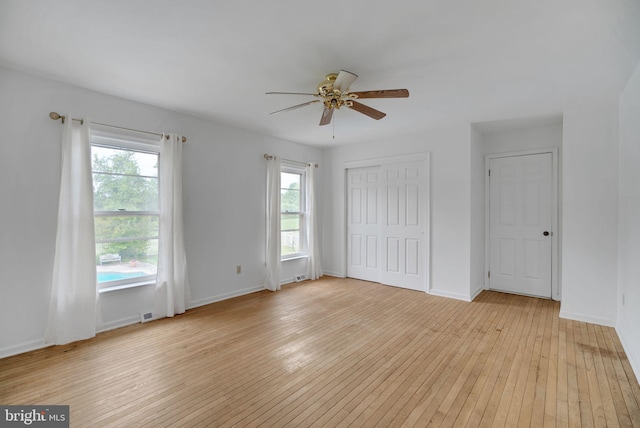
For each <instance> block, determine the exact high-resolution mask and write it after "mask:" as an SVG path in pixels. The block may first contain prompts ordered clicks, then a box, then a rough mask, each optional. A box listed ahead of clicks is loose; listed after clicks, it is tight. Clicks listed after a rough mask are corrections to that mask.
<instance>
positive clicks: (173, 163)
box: [153, 134, 190, 318]
mask: <svg viewBox="0 0 640 428" xmlns="http://www.w3.org/2000/svg"><path fill="white" fill-rule="evenodd" d="M168 136H169V138H166V137H165V138H162V141H161V143H160V172H159V174H160V239H159V244H158V245H159V249H158V276H157V279H156V303H155V308H154V314H153V316H154V318H162V317H172V316H174V315H176V314H181V313H184V312H185V310H186V304H187V302H188V301H189V300H190V294H189V284H188V281H187V256H186V253H185V248H184V227H183V214H182V142H181V139H180V137H179V136H178V135H176V134H169V135H168Z"/></svg>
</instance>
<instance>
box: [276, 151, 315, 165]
mask: <svg viewBox="0 0 640 428" xmlns="http://www.w3.org/2000/svg"><path fill="white" fill-rule="evenodd" d="M264 158H265V159H266V160H271V159H273V155H268V154H266V153H265V154H264ZM282 160H283V161H287V162H292V163H297V164H300V165H308V166H311V165H313V166H315V167H316V168H317V167H319V166H320V165H318V164H317V163H316V164H312V163H310V162H299V161H294V160H290V159H282Z"/></svg>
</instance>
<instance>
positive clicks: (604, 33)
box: [0, 0, 640, 146]
mask: <svg viewBox="0 0 640 428" xmlns="http://www.w3.org/2000/svg"><path fill="white" fill-rule="evenodd" d="M639 60H640V0H527V1H524V0H423V1H417V0H415V1H403V0H400V1H395V2H389V1H381V0H342V1H337V0H324V1H322V2H310V1H304V0H272V1H265V0H245V1H235V2H233V1H225V2H222V1H212V0H181V1H171V0H154V1H151V0H146V1H144V0H109V1H105V0H99V1H94V0H59V1H51V0H0V65H2V66H5V67H9V68H13V69H18V70H22V71H27V72H30V73H34V74H38V75H42V76H46V77H50V78H53V79H56V80H60V81H64V82H69V83H73V84H75V85H78V86H82V87H86V88H90V89H93V90H96V91H100V92H104V93H108V94H112V95H116V96H120V97H124V98H127V99H131V100H136V101H141V102H145V103H149V104H153V105H158V106H162V107H166V108H169V109H172V110H175V111H180V112H185V113H190V114H194V115H197V116H202V117H206V118H211V119H214V120H217V121H220V122H226V123H229V124H232V125H235V126H239V127H243V128H248V129H251V130H254V131H257V132H260V133H265V134H268V135H273V136H277V137H281V138H284V139H287V140H291V141H297V142H302V143H306V144H313V145H319V146H331V145H338V144H346V143H352V142H362V141H367V140H372V139H375V140H379V139H390V138H392V137H393V136H394V135H399V134H412V133H418V132H420V131H421V130H422V129H425V128H433V127H439V126H446V125H450V124H454V123H461V122H485V121H496V120H502V119H514V118H526V117H549V116H559V115H561V114H562V111H563V108H564V106H566V105H567V103H570V102H581V101H584V100H586V99H593V98H596V99H600V98H611V97H613V96H616V95H617V94H618V93H619V92H620V90H621V89H622V88H623V86H624V84H625V82H626V80H627V78H628V77H629V76H630V74H631V72H632V71H633V69H634V67H635V65H636V64H637V63H638V61H639ZM340 69H345V70H349V71H351V72H353V73H356V74H358V75H359V76H360V77H359V78H358V80H357V81H356V82H355V83H354V84H353V85H351V90H353V91H362V90H373V89H396V88H407V89H409V91H410V93H411V96H410V97H409V98H408V99H376V100H366V101H365V100H363V101H362V102H363V103H365V104H367V105H369V106H371V107H374V108H376V109H379V110H382V111H384V112H386V113H387V117H385V118H384V119H382V120H380V121H375V120H373V119H370V118H369V117H366V116H364V115H361V114H359V113H357V112H355V111H353V110H349V109H341V110H340V111H338V112H336V114H334V116H333V117H334V125H335V139H332V133H333V132H334V129H333V127H332V125H329V126H325V127H319V126H318V122H319V121H320V115H321V111H322V106H321V105H319V104H314V105H311V106H308V107H304V108H301V109H297V110H293V111H289V112H284V113H280V114H276V115H271V116H270V115H269V114H268V113H269V112H271V111H274V110H278V109H282V108H285V107H289V106H292V105H295V104H299V103H302V102H305V101H307V100H310V99H313V98H311V97H309V98H307V97H304V96H294V95H265V94H264V93H265V92H267V91H294V92H313V91H314V90H315V88H316V86H317V84H318V83H319V82H320V81H322V80H323V79H324V76H325V75H326V74H327V73H330V72H337V71H339V70H340ZM52 108H55V106H52Z"/></svg>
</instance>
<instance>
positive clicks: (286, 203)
mask: <svg viewBox="0 0 640 428" xmlns="http://www.w3.org/2000/svg"><path fill="white" fill-rule="evenodd" d="M304 179H305V172H304V169H301V168H296V167H294V166H289V165H283V166H282V167H281V173H280V211H281V212H280V234H281V235H280V245H281V256H282V260H286V259H291V258H295V257H300V256H304V255H306V253H307V249H306V248H305V241H306V239H305V230H304V225H305V212H304V210H305V199H304V198H305V195H304Z"/></svg>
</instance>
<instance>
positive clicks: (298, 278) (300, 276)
mask: <svg viewBox="0 0 640 428" xmlns="http://www.w3.org/2000/svg"><path fill="white" fill-rule="evenodd" d="M293 278H294V279H295V281H296V282H300V281H304V280H305V279H307V275H305V274H302V275H296V276H294V277H293Z"/></svg>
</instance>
